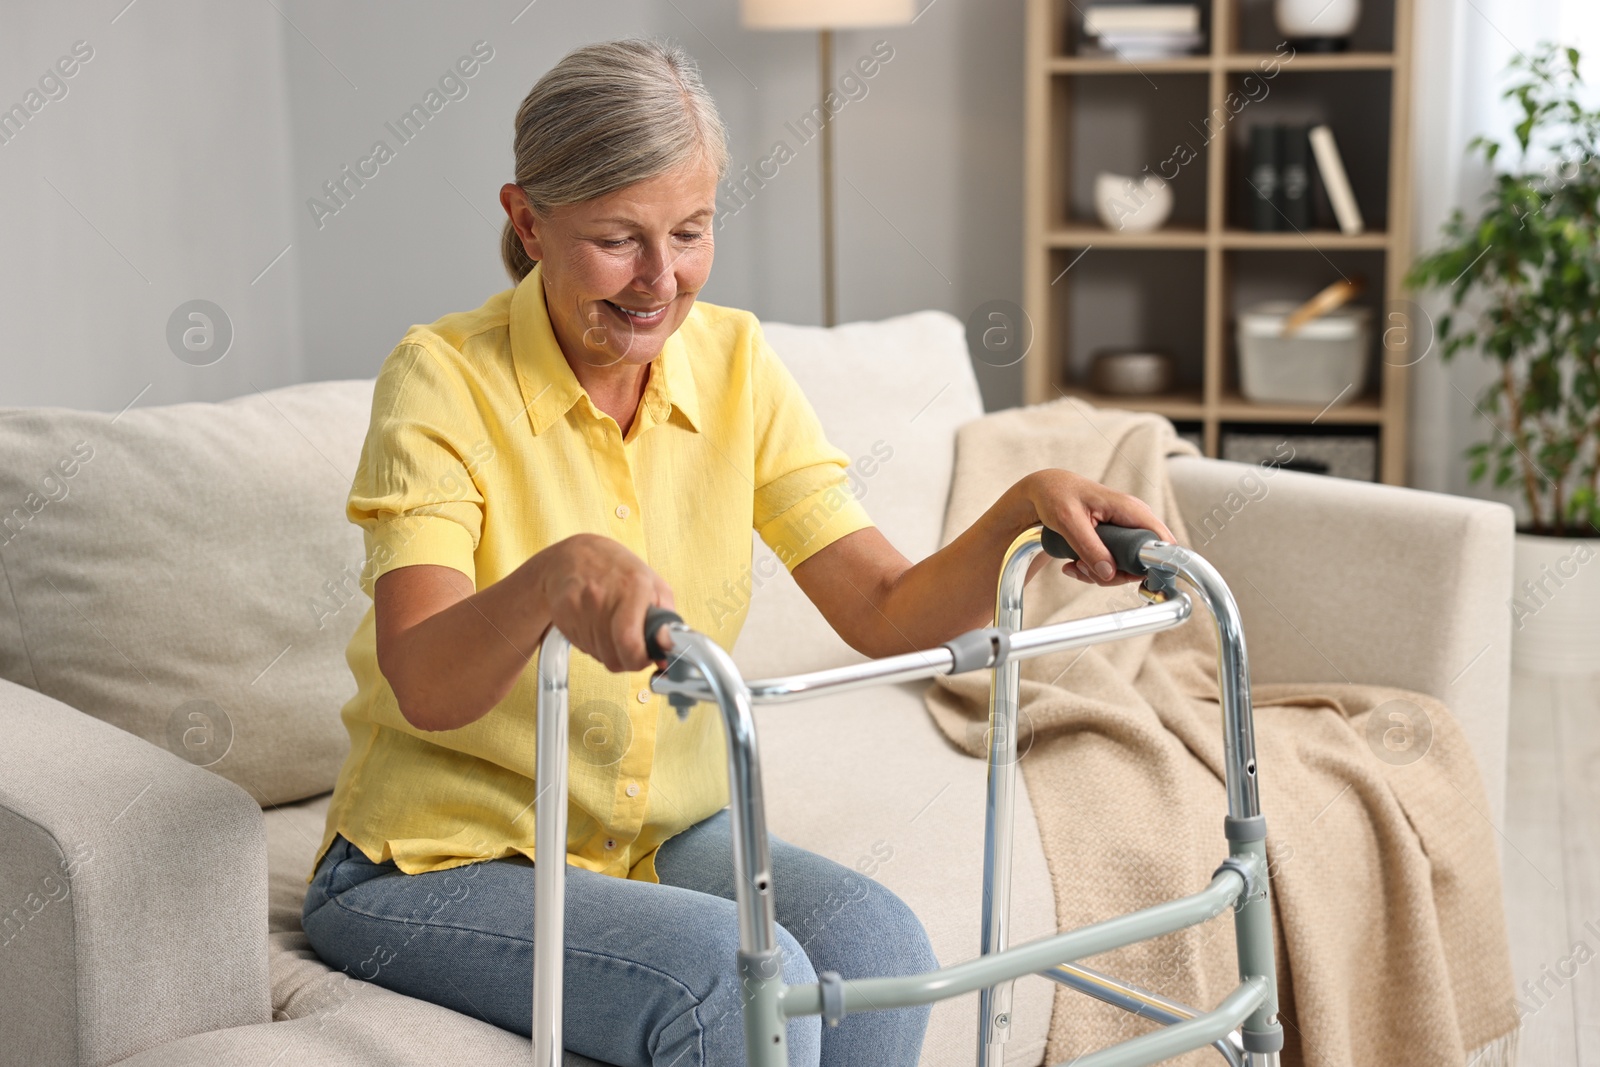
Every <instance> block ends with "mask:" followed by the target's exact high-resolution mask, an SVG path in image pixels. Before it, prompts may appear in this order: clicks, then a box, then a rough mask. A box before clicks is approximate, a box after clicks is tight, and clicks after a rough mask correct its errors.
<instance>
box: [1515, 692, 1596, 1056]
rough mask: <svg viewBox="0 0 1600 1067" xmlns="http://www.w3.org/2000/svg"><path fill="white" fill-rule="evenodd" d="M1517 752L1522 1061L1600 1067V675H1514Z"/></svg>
mask: <svg viewBox="0 0 1600 1067" xmlns="http://www.w3.org/2000/svg"><path fill="white" fill-rule="evenodd" d="M1509 759H1510V764H1509V775H1508V781H1507V787H1506V788H1507V796H1506V825H1505V826H1504V827H1503V831H1504V837H1505V841H1506V842H1509V844H1510V846H1511V847H1504V843H1503V845H1502V850H1501V851H1502V863H1501V866H1502V869H1503V870H1504V873H1505V886H1506V910H1507V913H1508V919H1509V924H1510V933H1511V958H1512V963H1513V965H1514V966H1515V968H1516V975H1517V989H1518V995H1519V997H1520V998H1521V1002H1522V1004H1523V1005H1524V1007H1525V1008H1527V1009H1528V1010H1529V1011H1530V1012H1531V1014H1529V1015H1527V1016H1526V1017H1525V1018H1524V1020H1523V1035H1522V1056H1521V1063H1522V1065H1523V1067H1572V1065H1577V1067H1600V674H1596V675H1593V676H1590V677H1583V678H1549V677H1540V676H1534V675H1521V674H1519V675H1516V676H1514V678H1513V681H1512V692H1511V729H1510V742H1509ZM1585 960H1586V961H1587V962H1582V961H1585ZM1574 971H1576V973H1574ZM1564 975H1570V976H1571V977H1570V978H1569V977H1564Z"/></svg>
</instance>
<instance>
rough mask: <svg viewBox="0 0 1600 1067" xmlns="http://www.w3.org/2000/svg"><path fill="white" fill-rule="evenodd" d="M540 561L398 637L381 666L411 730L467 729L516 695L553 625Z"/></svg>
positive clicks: (431, 616) (514, 572)
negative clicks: (538, 574)
mask: <svg viewBox="0 0 1600 1067" xmlns="http://www.w3.org/2000/svg"><path fill="white" fill-rule="evenodd" d="M537 558H538V557H534V558H533V559H530V560H529V561H528V562H527V563H525V564H524V565H523V566H522V567H520V568H518V569H517V570H515V571H513V572H512V573H510V574H508V575H506V577H504V578H502V579H501V580H500V581H498V582H495V583H494V584H493V585H490V586H487V587H485V588H484V589H481V590H478V591H477V592H475V593H472V594H471V595H470V596H467V597H465V598H464V599H461V600H458V601H456V602H455V603H454V604H452V605H451V606H449V607H447V608H444V609H442V610H440V611H437V612H435V613H433V614H432V615H429V616H428V617H427V618H425V619H423V620H422V621H420V622H418V623H415V624H414V625H412V626H410V627H408V628H407V629H406V630H405V631H404V632H403V633H401V634H400V635H398V637H397V639H396V640H395V641H394V643H393V645H392V647H391V648H390V649H389V650H388V651H389V652H391V653H392V654H391V655H389V656H386V657H385V660H384V662H383V663H382V664H381V667H382V669H383V673H384V676H385V677H386V678H387V679H388V680H389V685H390V687H391V688H392V689H393V690H394V694H395V699H396V701H397V702H398V703H399V705H400V711H401V714H402V715H404V716H405V718H406V720H407V721H408V722H410V723H411V724H412V725H413V726H416V727H417V728H418V729H421V730H454V729H457V728H459V727H462V726H466V725H467V724H468V723H472V722H476V721H477V720H478V719H481V718H482V717H483V716H484V715H487V714H488V713H489V711H490V709H492V708H493V707H494V706H495V705H496V704H499V703H500V701H502V700H504V699H505V697H506V695H507V694H508V693H510V691H511V688H512V686H514V685H515V684H516V682H517V679H518V678H520V677H521V676H522V672H523V671H524V670H525V669H526V668H527V665H528V661H529V660H530V659H531V658H532V657H533V655H534V653H535V652H537V650H538V647H539V643H540V641H541V640H542V639H543V636H544V632H545V630H546V629H548V627H549V625H550V611H549V608H548V607H547V606H546V605H545V603H544V601H543V597H542V596H541V595H540V593H539V583H538V582H537V581H536V580H534V579H533V578H532V577H531V576H530V573H529V571H530V568H531V567H535V566H537V564H536V563H535V561H536V560H537ZM461 577H462V578H463V580H464V579H465V576H464V575H462V576H461Z"/></svg>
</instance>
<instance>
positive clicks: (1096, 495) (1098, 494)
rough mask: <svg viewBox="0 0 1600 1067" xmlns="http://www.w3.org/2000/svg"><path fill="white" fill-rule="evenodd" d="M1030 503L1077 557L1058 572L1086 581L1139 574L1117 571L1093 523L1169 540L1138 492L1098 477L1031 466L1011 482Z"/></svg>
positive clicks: (1117, 581) (1120, 580) (1118, 581)
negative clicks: (1147, 532)
mask: <svg viewBox="0 0 1600 1067" xmlns="http://www.w3.org/2000/svg"><path fill="white" fill-rule="evenodd" d="M1015 490H1016V491H1017V492H1019V493H1021V494H1022V495H1023V496H1024V497H1026V498H1027V499H1028V500H1029V501H1031V502H1032V504H1033V510H1034V513H1035V514H1036V515H1037V516H1038V518H1037V521H1038V522H1042V523H1044V524H1045V525H1046V526H1048V527H1049V528H1050V529H1052V530H1054V531H1056V532H1057V533H1059V534H1061V535H1062V536H1063V537H1065V538H1066V539H1067V543H1068V544H1070V545H1071V546H1072V547H1073V548H1074V549H1075V550H1076V551H1077V553H1078V556H1079V559H1078V560H1077V561H1076V562H1074V561H1068V562H1067V563H1065V564H1063V565H1062V567H1061V573H1063V574H1070V575H1072V576H1073V577H1074V578H1077V579H1078V580H1079V581H1083V582H1088V583H1090V584H1092V585H1122V584H1124V583H1127V582H1137V581H1140V580H1141V579H1140V578H1138V577H1137V576H1135V575H1131V574H1120V573H1118V571H1117V565H1116V564H1115V563H1114V562H1112V559H1111V553H1110V551H1109V550H1107V548H1106V546H1105V543H1104V542H1102V541H1101V540H1100V536H1099V535H1098V534H1097V533H1095V527H1096V526H1098V525H1099V524H1100V523H1103V522H1108V523H1111V524H1112V525H1115V526H1132V527H1135V528H1137V529H1141V530H1154V531H1155V532H1156V533H1158V534H1160V535H1161V539H1162V540H1163V541H1175V540H1176V538H1174V537H1173V536H1172V531H1171V530H1169V529H1167V527H1166V526H1165V525H1164V524H1163V523H1162V521H1161V520H1160V519H1158V518H1156V515H1155V512H1153V511H1151V510H1150V506H1149V505H1148V504H1146V503H1145V502H1144V501H1142V500H1140V499H1139V498H1138V497H1135V496H1129V495H1128V494H1127V493H1119V492H1117V491H1116V490H1115V489H1110V488H1107V487H1106V486H1104V485H1101V484H1100V483H1099V482H1095V481H1091V480H1089V479H1088V478H1085V477H1083V476H1081V475H1077V474H1073V473H1072V472H1071V471H1064V470H1042V471H1034V472H1033V473H1032V474H1030V475H1028V476H1027V477H1026V478H1023V479H1022V481H1020V482H1018V483H1017V484H1016V486H1015Z"/></svg>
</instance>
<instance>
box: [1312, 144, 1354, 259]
mask: <svg viewBox="0 0 1600 1067" xmlns="http://www.w3.org/2000/svg"><path fill="white" fill-rule="evenodd" d="M1308 139H1309V140H1310V142H1311V151H1312V154H1313V155H1315V156H1316V159H1317V172H1318V173H1319V174H1321V175H1322V187H1323V189H1325V190H1326V191H1327V193H1328V203H1330V204H1332V205H1333V214H1334V217H1335V218H1337V219H1338V220H1339V229H1340V230H1341V231H1342V232H1344V233H1345V234H1346V235H1349V236H1354V235H1356V234H1358V233H1360V232H1362V231H1363V230H1364V229H1366V224H1365V223H1364V222H1363V221H1362V218H1361V207H1360V205H1358V204H1357V203H1356V197H1355V193H1353V192H1351V190H1350V176H1349V175H1348V174H1346V173H1345V169H1344V160H1343V159H1342V158H1341V157H1340V155H1339V146H1338V144H1336V143H1335V142H1334V139H1333V130H1331V129H1329V128H1328V126H1327V125H1326V124H1324V125H1321V126H1313V127H1312V128H1311V133H1310V135H1309V138H1308Z"/></svg>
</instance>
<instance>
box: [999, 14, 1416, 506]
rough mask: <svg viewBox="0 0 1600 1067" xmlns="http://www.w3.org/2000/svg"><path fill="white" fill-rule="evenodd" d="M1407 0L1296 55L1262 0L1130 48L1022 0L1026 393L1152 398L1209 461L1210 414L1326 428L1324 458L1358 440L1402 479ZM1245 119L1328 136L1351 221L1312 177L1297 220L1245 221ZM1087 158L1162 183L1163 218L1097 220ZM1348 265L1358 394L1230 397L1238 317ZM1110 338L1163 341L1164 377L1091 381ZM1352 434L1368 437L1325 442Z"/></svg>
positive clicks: (1138, 403)
mask: <svg viewBox="0 0 1600 1067" xmlns="http://www.w3.org/2000/svg"><path fill="white" fill-rule="evenodd" d="M1096 2H1097V3H1098V2H1103V0H1096ZM1411 2H1412V0H1363V5H1362V7H1363V10H1362V15H1361V21H1360V23H1359V24H1358V26H1357V27H1356V29H1355V32H1354V33H1353V34H1352V36H1351V39H1350V42H1349V50H1348V51H1342V52H1312V51H1306V50H1304V49H1296V48H1294V47H1292V46H1290V45H1289V44H1288V43H1287V42H1285V41H1284V40H1283V39H1282V37H1281V36H1280V35H1279V34H1278V33H1277V30H1276V28H1275V26H1274V25H1273V20H1272V4H1271V3H1270V2H1267V0H1210V2H1209V3H1208V2H1205V0H1201V4H1200V6H1201V30H1202V32H1203V34H1204V36H1205V40H1206V46H1205V50H1204V51H1203V52H1201V53H1199V54H1195V55H1182V56H1174V57H1170V58H1160V59H1137V58H1136V59H1132V60H1129V59H1125V58H1122V57H1120V56H1118V55H1116V54H1106V53H1091V52H1087V51H1084V50H1082V49H1083V46H1084V43H1085V42H1084V41H1083V36H1082V5H1081V3H1077V2H1074V0H1028V40H1027V45H1026V48H1027V61H1026V69H1025V86H1026V88H1025V101H1026V135H1025V153H1026V158H1025V165H1024V173H1025V178H1026V186H1027V188H1026V198H1025V220H1024V243H1025V252H1024V255H1025V263H1024V272H1023V275H1024V306H1025V308H1026V309H1027V311H1028V314H1029V315H1030V316H1031V317H1032V318H1033V320H1034V323H1033V324H1034V338H1035V340H1034V346H1033V350H1032V351H1031V352H1030V353H1029V354H1028V356H1027V358H1026V359H1025V360H1024V362H1023V370H1024V395H1025V399H1026V400H1027V402H1029V403H1038V402H1042V401H1046V400H1050V399H1053V398H1055V397H1057V396H1060V395H1062V394H1067V395H1073V396H1079V397H1082V398H1084V399H1086V400H1088V401H1089V402H1091V403H1095V404H1100V405H1104V406H1113V407H1127V408H1135V409H1140V410H1148V411H1155V412H1158V413H1160V414H1163V415H1166V416H1167V417H1168V418H1171V419H1172V420H1173V421H1174V423H1176V424H1178V425H1179V428H1180V430H1185V429H1186V430H1190V431H1193V432H1196V433H1197V435H1198V437H1199V439H1200V441H1201V442H1202V443H1203V445H1204V449H1205V452H1206V453H1207V454H1208V455H1212V456H1217V455H1220V454H1221V444H1222V436H1223V431H1224V427H1225V426H1226V428H1227V429H1228V431H1229V432H1230V433H1234V432H1240V433H1242V432H1244V431H1245V430H1247V429H1248V428H1250V427H1257V428H1261V427H1269V428H1270V429H1271V431H1272V432H1280V431H1281V432H1284V433H1288V432H1291V431H1293V432H1296V433H1300V432H1304V433H1306V434H1308V435H1309V436H1308V438H1307V439H1308V440H1314V439H1315V438H1316V434H1318V433H1320V432H1332V433H1333V434H1334V435H1335V438H1337V439H1338V440H1333V439H1330V444H1329V446H1328V447H1329V448H1330V449H1332V450H1334V451H1335V452H1338V449H1341V448H1342V449H1345V452H1338V454H1340V455H1344V454H1346V453H1347V452H1348V451H1349V449H1350V448H1356V449H1357V451H1359V449H1360V448H1363V447H1365V448H1368V449H1369V450H1371V449H1372V447H1373V442H1374V441H1375V450H1376V454H1377V460H1376V474H1377V476H1378V477H1379V478H1380V479H1381V480H1382V481H1385V482H1390V483H1399V482H1402V481H1403V480H1404V478H1405V473H1406V436H1405V435H1406V405H1407V389H1406V386H1407V375H1408V374H1409V373H1410V372H1409V370H1408V364H1409V363H1410V362H1411V360H1410V359H1409V358H1408V354H1407V352H1406V349H1405V347H1404V342H1405V339H1406V335H1405V333H1404V332H1402V331H1397V330H1393V329H1388V327H1389V326H1391V325H1392V323H1390V321H1389V320H1390V319H1392V318H1393V317H1394V309H1396V308H1400V307H1404V306H1406V305H1405V304H1404V300H1405V296H1406V294H1405V293H1404V291H1403V290H1402V289H1401V279H1402V278H1403V277H1404V275H1405V272H1406V269H1407V267H1408V264H1409V259H1410V253H1411V249H1410V242H1409V226H1410V223H1409V219H1410V215H1409V204H1408V201H1407V189H1408V183H1409V172H1408V170H1409V168H1408V151H1409V147H1408V145H1409V135H1410V129H1409V125H1410V119H1409V114H1410V51H1409V49H1410V20H1411ZM1256 123H1270V124H1285V125H1290V126H1295V127H1301V126H1311V125H1317V124H1326V125H1327V126H1328V127H1329V128H1330V129H1331V130H1332V131H1333V135H1334V138H1335V140H1336V141H1337V143H1338V148H1339V152H1340V154H1341V155H1342V157H1343V162H1344V167H1345V170H1346V172H1347V174H1348V176H1349V181H1350V186H1351V190H1352V192H1353V193H1354V196H1355V199H1356V201H1357V203H1358V205H1359V207H1360V210H1361V213H1362V216H1363V221H1364V223H1365V226H1364V229H1363V230H1362V232H1360V233H1356V234H1346V233H1344V232H1342V231H1341V230H1340V229H1339V228H1338V227H1337V224H1336V218H1335V214H1334V211H1333V208H1332V204H1331V203H1330V201H1329V198H1328V197H1327V195H1326V194H1325V192H1323V191H1322V188H1321V184H1322V183H1321V182H1315V183H1314V188H1315V189H1316V190H1317V191H1316V193H1315V196H1314V199H1313V200H1312V202H1311V211H1312V215H1311V219H1310V222H1311V224H1310V225H1309V226H1305V227H1301V228H1299V229H1293V228H1286V229H1277V230H1272V231H1257V230H1254V229H1252V228H1250V223H1251V219H1250V213H1249V212H1248V211H1247V210H1246V209H1247V207H1248V204H1247V202H1246V201H1245V200H1244V198H1243V193H1244V192H1245V191H1247V186H1246V185H1245V181H1244V178H1245V176H1246V174H1247V173H1248V167H1249V162H1250V159H1249V139H1250V128H1251V126H1252V125H1254V124H1256ZM1312 169H1313V170H1315V169H1316V168H1315V164H1313V166H1312ZM1101 172H1110V173H1114V174H1124V175H1130V176H1134V177H1142V176H1143V175H1145V174H1159V175H1160V176H1161V177H1163V178H1164V179H1167V180H1168V181H1169V185H1170V187H1171V189H1172V193H1173V210H1172V214H1171V217H1170V219H1169V220H1168V221H1167V222H1166V224H1165V225H1163V226H1161V227H1159V228H1158V229H1155V230H1152V231H1149V232H1139V233H1136V232H1131V231H1127V230H1113V229H1109V228H1107V227H1105V226H1104V225H1102V224H1101V222H1100V221H1099V219H1098V218H1097V217H1096V213H1095V210H1094V201H1093V183H1094V178H1095V175H1097V174H1099V173H1101ZM1356 275H1360V276H1362V277H1363V278H1364V279H1365V283H1366V288H1365V291H1364V292H1363V294H1362V295H1361V296H1360V297H1359V298H1358V299H1357V301H1356V302H1357V303H1359V304H1361V305H1364V306H1365V307H1367V308H1368V309H1369V312H1370V315H1371V320H1370V322H1371V345H1370V348H1371V350H1370V353H1369V357H1368V366H1369V373H1368V377H1367V384H1366V388H1365V389H1364V390H1363V391H1362V393H1361V395H1360V396H1355V395H1354V393H1353V391H1352V393H1350V394H1347V395H1344V396H1341V397H1339V398H1338V400H1339V403H1338V404H1336V405H1334V406H1331V407H1326V408H1324V407H1323V406H1322V405H1286V404H1260V403H1255V402H1252V401H1249V400H1247V399H1245V398H1244V397H1243V395H1242V394H1241V393H1240V391H1239V384H1238V378H1239V375H1238V353H1237V346H1236V342H1235V337H1236V335H1237V323H1238V316H1239V314H1240V312H1241V311H1243V310H1245V309H1247V308H1249V307H1251V306H1253V305H1255V304H1257V303H1259V302H1261V301H1263V300H1269V299H1288V300H1294V301H1296V302H1298V301H1300V300H1304V299H1307V298H1309V297H1310V296H1311V295H1312V294H1313V293H1315V292H1316V291H1318V290H1319V289H1321V288H1322V287H1323V286H1325V285H1327V284H1328V283H1330V282H1333V281H1336V280H1338V279H1340V278H1341V277H1344V278H1352V277H1355V276H1356ZM1385 338H1387V344H1388V346H1389V347H1387V348H1385V347H1384V345H1385V343H1386V342H1385ZM1115 348H1125V349H1126V348H1155V349H1158V350H1162V351H1165V352H1167V353H1169V354H1170V355H1171V356H1172V357H1173V359H1174V369H1175V382H1174V386H1173V389H1172V390H1171V391H1170V392H1169V393H1167V394H1164V395H1161V396H1106V395H1099V394H1096V393H1095V392H1094V391H1093V390H1092V388H1091V387H1090V386H1089V384H1088V381H1089V378H1088V370H1089V366H1090V362H1091V360H1092V358H1093V355H1094V354H1095V353H1096V352H1097V351H1099V350H1102V349H1115ZM1329 399H1330V400H1332V399H1334V398H1332V397H1330V398H1329ZM1340 435H1343V437H1341V436H1340ZM1352 435H1353V437H1354V438H1361V439H1364V440H1367V441H1368V444H1367V445H1362V444H1361V442H1360V441H1355V443H1354V444H1349V443H1348V442H1346V443H1345V444H1340V443H1339V441H1341V440H1343V438H1347V437H1352ZM1332 469H1335V470H1343V469H1352V468H1350V467H1349V466H1348V465H1338V464H1336V465H1334V466H1333V468H1332Z"/></svg>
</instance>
